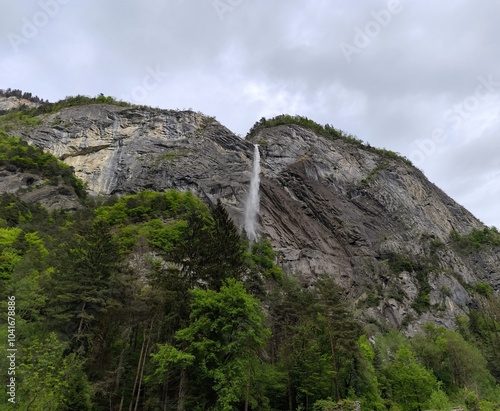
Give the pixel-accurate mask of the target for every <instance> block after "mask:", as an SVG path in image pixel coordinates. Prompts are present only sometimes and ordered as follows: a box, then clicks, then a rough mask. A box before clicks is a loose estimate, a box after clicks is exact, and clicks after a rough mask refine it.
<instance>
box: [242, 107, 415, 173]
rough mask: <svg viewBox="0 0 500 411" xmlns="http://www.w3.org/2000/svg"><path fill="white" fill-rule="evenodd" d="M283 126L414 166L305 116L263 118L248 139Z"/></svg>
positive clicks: (400, 157)
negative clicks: (342, 142)
mask: <svg viewBox="0 0 500 411" xmlns="http://www.w3.org/2000/svg"><path fill="white" fill-rule="evenodd" d="M281 125H297V126H300V127H304V128H306V129H308V130H311V131H313V132H314V133H316V134H318V135H320V136H322V137H325V138H328V139H330V140H338V139H341V140H343V141H346V142H348V143H350V144H353V145H355V146H356V147H358V148H361V149H362V150H367V151H370V152H372V153H376V154H378V155H380V156H381V157H383V158H386V159H399V160H402V161H404V162H405V163H406V164H408V165H412V163H411V161H410V160H409V159H407V158H406V157H403V156H401V155H400V154H398V153H395V152H394V151H391V150H387V149H385V148H376V147H372V146H371V145H370V144H369V143H366V144H365V143H364V142H363V141H362V140H360V139H359V138H357V137H355V136H353V135H352V134H348V133H345V132H344V131H342V130H339V129H336V128H335V127H333V126H331V125H329V124H325V125H324V126H322V125H321V124H318V123H316V122H315V121H313V120H311V119H309V118H307V117H304V116H292V115H289V114H281V115H279V116H276V117H273V118H270V119H266V118H264V117H263V118H261V119H260V120H259V121H257V122H256V123H255V124H254V125H253V126H252V128H251V129H250V131H249V132H248V134H247V136H246V138H247V139H249V138H251V137H254V136H255V135H256V134H257V133H258V132H259V131H261V130H264V129H266V128H271V127H276V126H281Z"/></svg>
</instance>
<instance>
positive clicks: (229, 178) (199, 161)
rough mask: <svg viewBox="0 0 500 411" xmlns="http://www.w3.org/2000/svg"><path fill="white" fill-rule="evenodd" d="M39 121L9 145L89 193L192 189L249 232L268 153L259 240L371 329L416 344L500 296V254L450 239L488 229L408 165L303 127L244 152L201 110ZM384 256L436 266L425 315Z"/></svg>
mask: <svg viewBox="0 0 500 411" xmlns="http://www.w3.org/2000/svg"><path fill="white" fill-rule="evenodd" d="M40 118H41V119H42V124H41V125H40V126H36V127H34V128H30V129H19V130H13V131H12V132H11V134H14V135H17V136H19V137H21V138H23V139H24V140H26V141H28V142H29V143H30V144H33V145H36V146H38V147H41V148H43V149H45V150H48V151H50V152H51V153H52V154H54V155H55V156H57V157H58V158H60V159H61V160H63V161H64V162H66V163H67V164H69V165H71V166H72V167H73V168H74V170H75V172H76V175H77V176H78V177H79V178H81V179H82V180H83V181H84V182H85V183H86V184H87V188H88V190H89V191H90V192H91V193H93V194H116V195H123V194H126V193H136V192H139V191H141V190H145V189H151V190H158V191H163V190H167V189H170V188H175V189H179V190H191V191H193V192H194V193H195V194H197V195H198V196H199V197H201V198H202V199H203V200H205V201H206V202H209V203H215V202H216V200H217V199H219V198H220V199H221V200H222V201H223V203H224V204H225V205H226V207H227V208H228V211H229V212H230V214H231V216H232V217H233V219H234V221H235V222H236V224H237V225H238V226H239V227H240V228H242V227H243V208H244V203H245V200H246V197H247V194H248V189H249V185H250V184H249V182H250V175H251V166H252V160H253V158H252V157H253V144H254V143H259V144H260V147H259V149H260V154H261V170H262V171H261V186H260V199H261V207H260V210H261V211H260V222H259V223H260V224H259V225H260V233H261V235H263V236H266V237H268V238H269V239H270V240H271V242H272V244H273V246H274V248H275V249H276V251H277V254H278V263H279V264H280V265H281V266H282V267H283V269H284V270H285V271H286V272H287V273H289V274H291V275H297V276H300V277H301V279H302V281H304V283H305V285H306V286H310V285H312V284H314V281H315V279H316V278H317V276H319V275H321V274H324V273H326V274H328V275H331V276H333V277H334V278H335V280H336V281H337V282H338V283H339V284H340V285H342V286H343V287H344V288H345V289H346V294H347V295H348V296H349V297H350V298H351V299H352V300H353V301H355V303H356V306H357V309H358V310H359V312H360V315H361V317H362V318H364V319H365V320H368V319H374V320H377V321H381V322H382V321H386V322H388V323H390V324H391V325H393V326H396V327H400V328H401V327H405V328H406V329H407V331H408V333H413V332H416V331H417V330H418V329H419V327H420V326H421V325H422V324H423V322H425V321H434V322H437V323H441V324H445V325H446V326H448V327H453V324H454V319H455V317H456V316H457V315H463V314H464V313H467V311H468V307H469V305H470V304H471V301H472V299H473V296H471V294H470V292H468V291H466V287H467V286H471V287H472V286H474V284H475V283H476V282H478V281H487V282H489V283H490V284H492V285H493V286H494V287H495V288H496V289H497V290H500V269H499V267H500V251H499V249H498V248H496V249H495V248H491V249H488V250H486V251H483V253H482V254H481V253H479V254H478V253H476V254H475V255H463V254H460V253H459V252H457V251H456V250H454V249H453V247H452V245H451V244H450V233H451V232H452V230H455V231H457V232H459V233H462V234H465V233H469V232H470V231H471V230H472V229H473V228H483V224H482V223H481V222H480V221H479V220H477V219H476V218H475V217H474V216H473V215H472V214H471V213H469V212H468V211H467V210H465V209H464V208H463V207H461V206H460V205H459V204H457V203H456V202H455V201H453V200H452V199H451V198H450V197H448V196H447V195H446V194H445V193H443V192H442V191H441V190H440V189H439V188H437V187H436V186H435V185H433V184H432V183H430V182H429V181H428V180H427V179H426V178H425V176H424V175H423V174H422V173H421V172H420V171H419V170H418V169H416V168H414V167H412V166H411V165H409V164H408V163H407V162H405V161H403V160H402V159H398V158H394V157H388V156H384V155H383V153H382V152H377V151H376V150H369V149H366V148H363V147H361V146H359V145H356V144H352V143H350V142H349V141H346V140H344V139H341V138H339V139H327V138H324V137H322V136H319V135H317V134H315V133H314V132H312V131H310V130H308V129H305V128H303V127H300V126H297V125H283V126H277V127H272V128H268V129H263V130H261V131H259V132H257V133H256V134H254V135H253V136H252V137H251V139H250V140H249V141H246V140H244V139H242V138H240V137H238V136H236V135H235V134H234V133H232V132H231V131H230V130H228V129H227V128H225V127H224V126H222V125H221V124H219V123H218V122H217V121H216V120H215V119H213V118H210V117H207V116H204V115H203V114H200V113H195V112H192V111H171V110H156V109H143V108H123V107H116V106H112V105H101V104H95V105H89V106H81V107H72V108H67V109H64V110H61V111H60V112H58V113H54V114H50V115H45V116H41V117H40ZM437 244H438V245H439V247H438V248H437V250H436V249H435V248H436V247H434V246H436V245H437ZM387 255H401V256H411V257H412V258H413V259H415V260H418V261H428V262H429V261H430V262H432V264H431V265H429V268H428V270H427V271H428V272H427V273H426V280H425V281H427V283H428V284H429V290H430V291H429V292H428V294H429V306H428V310H427V311H426V312H423V313H422V312H420V311H418V310H415V308H414V306H415V302H416V300H417V298H418V295H419V290H420V289H421V288H422V284H421V279H418V278H417V273H416V272H415V271H411V270H410V271H408V270H400V271H398V272H395V271H394V269H391V268H390V266H389V264H388V262H387V261H386V260H387V258H386V256H387ZM469 288H470V287H469ZM447 289H449V291H446V292H445V290H447Z"/></svg>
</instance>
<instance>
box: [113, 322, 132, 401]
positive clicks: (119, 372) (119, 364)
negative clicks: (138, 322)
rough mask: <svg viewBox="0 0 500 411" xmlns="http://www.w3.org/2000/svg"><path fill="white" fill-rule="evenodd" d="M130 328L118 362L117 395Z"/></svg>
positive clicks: (124, 339)
mask: <svg viewBox="0 0 500 411" xmlns="http://www.w3.org/2000/svg"><path fill="white" fill-rule="evenodd" d="M130 331H131V329H130V328H127V331H126V333H125V336H124V337H123V342H122V350H121V352H120V358H119V360H118V368H117V370H116V380H115V394H118V389H119V388H120V380H121V376H122V372H123V356H124V354H125V350H126V347H127V342H128V339H129V337H130Z"/></svg>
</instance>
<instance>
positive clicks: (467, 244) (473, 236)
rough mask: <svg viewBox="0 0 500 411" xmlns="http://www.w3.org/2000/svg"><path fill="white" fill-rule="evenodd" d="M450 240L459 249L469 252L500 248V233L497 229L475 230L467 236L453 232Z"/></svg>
mask: <svg viewBox="0 0 500 411" xmlns="http://www.w3.org/2000/svg"><path fill="white" fill-rule="evenodd" d="M450 239H451V240H452V242H453V243H454V244H455V246H457V247H458V248H459V249H461V250H465V251H469V252H470V251H474V250H479V249H481V248H484V247H487V246H493V247H498V246H500V233H499V232H498V230H497V229H496V228H495V227H491V228H488V227H485V228H483V229H482V230H479V229H477V228H474V229H473V230H472V231H471V232H470V233H469V234H465V235H460V234H459V233H458V232H456V231H452V232H451V235H450Z"/></svg>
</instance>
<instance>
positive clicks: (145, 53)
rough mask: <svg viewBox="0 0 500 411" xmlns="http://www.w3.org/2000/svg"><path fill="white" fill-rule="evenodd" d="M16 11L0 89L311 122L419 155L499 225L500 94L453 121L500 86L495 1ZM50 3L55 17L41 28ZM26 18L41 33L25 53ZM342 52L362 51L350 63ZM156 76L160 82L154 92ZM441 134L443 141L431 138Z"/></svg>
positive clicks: (89, 4) (244, 119)
mask: <svg viewBox="0 0 500 411" xmlns="http://www.w3.org/2000/svg"><path fill="white" fill-rule="evenodd" d="M18 3H19V2H17V3H15V2H5V1H4V2H2V5H1V6H0V7H1V11H2V13H0V55H1V56H2V58H1V59H0V87H3V88H6V87H12V88H20V89H23V90H27V91H31V92H33V93H35V94H37V95H39V96H40V97H43V98H49V99H51V100H57V99H60V98H64V97H65V96H66V95H72V94H78V93H81V94H87V95H95V94H97V93H100V92H102V93H105V94H109V95H113V96H116V97H122V96H128V97H130V98H131V99H134V98H135V99H140V101H139V102H140V103H141V104H150V105H153V106H159V107H164V108H193V109H194V110H200V111H203V112H205V113H207V114H210V115H215V116H216V117H217V118H218V119H219V121H221V122H222V123H223V124H225V125H226V126H228V127H229V128H231V129H232V130H233V131H235V132H237V133H239V134H241V135H244V134H246V131H247V130H248V129H249V128H250V127H251V126H252V124H253V123H254V122H255V121H256V120H258V119H259V118H260V117H261V116H272V115H276V114H280V113H283V112H287V113H294V114H302V115H306V116H308V117H310V118H312V119H314V120H316V121H318V122H320V123H330V124H333V125H334V126H336V127H339V128H341V129H343V130H345V131H347V132H350V133H354V134H357V135H358V137H360V138H362V139H363V140H368V141H369V142H370V143H371V144H373V145H376V146H383V147H386V148H389V149H393V150H395V151H398V152H401V153H402V154H404V155H407V156H412V155H413V156H415V157H416V158H417V157H418V159H419V160H421V161H419V163H418V164H417V165H418V166H419V167H420V168H421V169H423V171H424V172H426V173H427V174H428V175H429V177H430V178H431V180H432V181H434V182H435V183H437V184H438V185H439V186H440V187H442V188H443V189H445V191H447V192H448V193H449V194H450V195H451V196H452V197H454V198H455V199H457V200H458V201H459V202H460V203H462V204H464V205H465V206H466V207H467V208H469V209H470V210H471V211H473V212H474V213H475V214H476V215H478V217H480V218H481V219H482V220H483V221H484V222H485V223H487V224H490V225H493V224H494V225H497V226H500V216H497V215H496V213H495V212H493V211H492V210H493V208H496V207H495V204H498V203H499V202H500V192H499V189H498V186H499V184H498V183H499V170H500V164H499V163H498V160H496V156H495V153H498V148H499V147H498V141H499V140H498V138H496V136H498V134H499V131H500V124H499V122H498V114H499V109H498V107H499V105H498V103H499V101H500V87H496V88H495V89H494V90H493V91H492V92H490V93H489V94H488V95H487V96H486V97H485V98H484V99H481V100H480V101H478V104H477V107H475V106H474V107H473V108H474V109H473V110H469V111H468V112H466V113H465V114H466V115H465V116H463V117H461V118H460V121H457V120H456V118H455V121H450V110H454V109H455V108H456V107H460V105H463V104H464V103H470V104H471V103H474V101H473V100H471V99H470V98H471V96H474V95H475V90H476V88H477V86H478V84H479V80H478V79H479V77H480V76H483V77H488V76H492V78H493V79H496V80H498V81H500V70H499V68H500V56H499V55H498V52H497V50H498V41H499V40H498V39H499V38H500V27H499V26H498V23H497V18H496V16H498V15H499V14H500V3H498V2H495V1H494V0H485V1H483V2H481V5H480V6H479V5H478V4H477V2H476V3H474V2H472V0H453V1H452V0H444V1H440V2H435V3H432V4H431V3H429V2H417V1H404V0H402V1H401V2H400V4H399V6H398V7H396V9H397V10H398V11H397V12H394V13H393V12H390V11H389V12H388V10H390V7H388V4H389V3H393V4H394V1H393V2H388V1H382V0H378V1H372V2H361V3H353V2H350V3H349V2H345V1H340V0H336V1H332V0H330V1H328V0H321V1H315V2H303V1H299V0H289V1H287V2H269V1H264V0H252V1H249V0H241V1H239V2H238V1H234V0H232V1H229V0H220V1H218V2H217V1H205V0H189V1H188V0H171V1H159V0H151V1H148V2H142V3H140V2H125V3H124V2H119V1H117V0H109V1H106V2H98V1H95V0H94V1H86V2H79V1H76V0H40V1H39V2H33V3H31V2H30V3H29V4H25V3H20V4H18ZM47 4H52V5H53V4H56V6H55V7H56V9H57V10H56V12H54V13H52V14H53V15H50V16H49V15H48V14H47V16H48V18H47V22H44V21H43V16H42V15H41V14H40V13H41V12H42V13H43V10H45V8H44V7H46V6H47ZM216 4H219V5H221V4H223V5H224V4H225V5H226V7H225V8H222V9H221V8H219V9H217V8H216V7H215V5H216ZM43 5H45V6H43ZM37 13H38V15H37ZM47 13H48V12H47ZM387 13H389V14H387ZM381 16H382V17H381ZM384 16H385V17H384ZM388 16H389V17H388ZM36 18H38V20H36ZM384 18H386V21H385V22H384V20H383V19H384ZM387 18H388V19H389V20H387ZM380 19H382V20H380ZM26 21H27V22H28V24H29V23H31V24H34V25H35V28H36V30H37V33H36V35H33V36H32V37H30V38H24V41H23V42H22V43H19V44H17V47H15V45H14V46H13V44H12V42H13V41H12V39H13V37H12V34H15V35H19V36H22V35H23V32H22V31H23V28H24V30H26V28H25V27H24V25H26ZM41 23H43V24H41ZM37 25H38V26H39V27H38V26H37ZM370 30H371V31H370ZM356 36H358V37H356ZM363 36H364V38H363ZM356 39H357V40H358V41H359V40H360V39H361V40H365V43H366V44H362V45H363V47H357V46H356V43H355V41H356ZM342 44H349V45H351V46H353V47H357V51H356V53H353V54H352V55H351V56H350V57H351V58H350V62H349V61H348V59H346V56H345V52H343V51H342ZM358 45H359V44H358ZM148 70H157V71H159V72H160V73H161V76H159V77H158V81H156V82H154V84H152V83H151V84H149V83H148V90H146V92H145V93H143V92H142V91H143V90H141V87H143V81H144V78H145V76H146V75H147V74H148V72H149V71H148ZM496 80H495V81H496ZM141 93H142V94H141ZM467 99H469V100H467ZM447 113H448V117H447ZM436 130H441V131H442V132H444V133H445V138H443V139H441V140H440V141H435V140H433V139H434V137H433V133H435V132H436ZM417 154H418V156H417Z"/></svg>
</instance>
